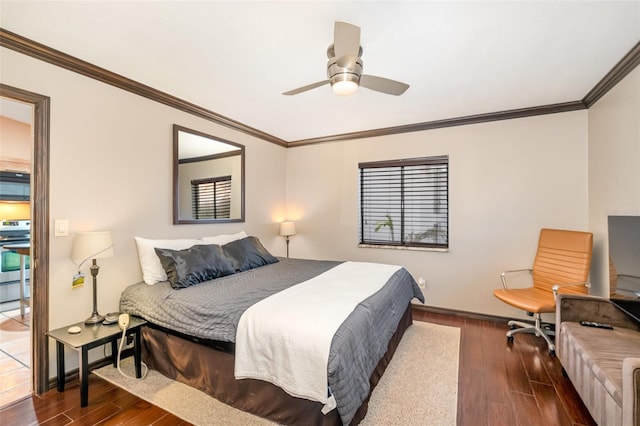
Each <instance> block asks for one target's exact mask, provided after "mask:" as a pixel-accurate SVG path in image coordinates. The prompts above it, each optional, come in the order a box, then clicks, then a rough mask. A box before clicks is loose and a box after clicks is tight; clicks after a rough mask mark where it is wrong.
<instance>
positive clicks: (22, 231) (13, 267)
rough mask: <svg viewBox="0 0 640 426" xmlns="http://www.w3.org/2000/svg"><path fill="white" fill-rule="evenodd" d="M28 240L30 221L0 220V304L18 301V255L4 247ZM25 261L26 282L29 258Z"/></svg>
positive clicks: (29, 237)
mask: <svg viewBox="0 0 640 426" xmlns="http://www.w3.org/2000/svg"><path fill="white" fill-rule="evenodd" d="M30 239H31V221H30V220H0V303H5V302H10V301H14V300H19V299H20V255H19V254H17V253H14V252H12V251H10V250H7V249H5V248H4V246H6V245H11V244H25V243H29V242H30ZM25 261H26V268H27V269H26V275H25V276H26V279H27V280H28V279H29V278H30V270H29V257H27V258H26V259H25Z"/></svg>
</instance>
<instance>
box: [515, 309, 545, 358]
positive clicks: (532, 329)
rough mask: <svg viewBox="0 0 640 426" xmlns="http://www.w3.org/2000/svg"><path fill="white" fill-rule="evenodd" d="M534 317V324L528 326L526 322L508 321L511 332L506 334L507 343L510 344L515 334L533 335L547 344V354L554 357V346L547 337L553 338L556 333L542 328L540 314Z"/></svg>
mask: <svg viewBox="0 0 640 426" xmlns="http://www.w3.org/2000/svg"><path fill="white" fill-rule="evenodd" d="M534 317H535V323H534V324H529V323H527V322H522V321H515V320H513V321H509V327H510V328H511V330H509V331H508V332H507V340H508V341H509V342H512V341H513V335H514V334H517V333H531V334H535V335H536V337H542V338H543V339H544V340H545V341H546V342H547V346H548V347H549V354H551V355H555V353H556V346H555V345H554V344H553V342H552V341H551V338H550V337H549V336H555V335H556V332H555V331H554V330H548V329H546V328H544V327H543V326H542V321H541V319H540V314H534ZM515 327H520V328H515Z"/></svg>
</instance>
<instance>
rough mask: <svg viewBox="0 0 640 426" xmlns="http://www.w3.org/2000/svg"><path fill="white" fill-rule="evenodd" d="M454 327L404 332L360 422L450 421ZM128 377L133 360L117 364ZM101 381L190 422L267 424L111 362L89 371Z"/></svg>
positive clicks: (456, 346) (419, 326) (425, 326)
mask: <svg viewBox="0 0 640 426" xmlns="http://www.w3.org/2000/svg"><path fill="white" fill-rule="evenodd" d="M459 352H460V329H459V328H455V327H446V326H442V325H436V324H431V323H426V322H419V321H416V322H414V323H413V325H412V326H411V327H409V328H408V329H407V331H406V332H405V335H404V337H403V338H402V341H401V342H400V345H399V346H398V349H397V350H396V353H395V355H394V357H393V359H392V360H391V363H390V364H389V366H388V367H387V370H386V372H385V373H384V376H382V379H381V380H380V382H379V383H378V386H377V387H376V388H375V389H374V391H373V394H372V395H371V400H370V402H369V410H368V412H367V415H366V417H365V418H364V420H363V421H362V422H361V423H360V424H361V425H366V426H372V425H376V426H377V425H443V426H444V425H455V424H456V412H457V401H458V358H459V356H458V354H459ZM121 368H122V370H123V371H124V372H125V373H127V374H128V375H130V376H134V372H133V359H132V358H126V359H124V360H123V361H122V363H121ZM94 373H95V374H97V375H98V376H100V377H102V378H103V379H105V380H107V381H109V382H111V383H113V384H115V385H117V386H119V387H121V388H123V389H125V390H127V391H129V392H131V393H132V394H134V395H137V396H138V397H140V398H142V399H144V400H146V401H149V402H150V403H152V404H154V405H157V406H158V407H161V408H163V409H164V410H166V411H169V412H170V413H173V414H175V415H176V416H178V417H180V418H181V419H184V420H186V421H188V422H190V423H193V424H195V425H210V424H212V422H213V419H215V424H224V425H273V423H272V422H270V421H268V420H265V419H262V418H259V417H257V416H254V415H252V414H248V413H245V412H243V411H240V410H237V409H235V408H233V407H230V406H228V405H225V404H223V403H221V402H219V401H218V400H216V399H214V398H212V397H210V396H208V395H207V394H205V393H203V392H201V391H199V390H197V389H194V388H192V387H190V386H187V385H184V384H182V383H179V382H176V381H173V380H171V379H168V378H166V377H164V376H163V375H161V374H160V373H158V372H157V371H154V370H151V371H149V373H148V374H147V376H146V377H145V378H144V379H143V380H136V379H131V378H127V377H123V376H122V375H120V374H119V373H118V370H117V369H115V368H113V367H112V366H111V365H108V366H106V367H102V368H100V369H98V370H95V371H94Z"/></svg>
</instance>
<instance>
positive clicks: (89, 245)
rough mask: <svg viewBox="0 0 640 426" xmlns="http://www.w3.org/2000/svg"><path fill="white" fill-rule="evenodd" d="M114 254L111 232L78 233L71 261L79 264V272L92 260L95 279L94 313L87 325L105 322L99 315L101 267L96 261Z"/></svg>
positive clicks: (92, 271)
mask: <svg viewBox="0 0 640 426" xmlns="http://www.w3.org/2000/svg"><path fill="white" fill-rule="evenodd" d="M113 253H114V252H113V240H112V238H111V231H96V232H78V234H77V235H76V238H75V239H74V240H73V248H72V250H71V259H72V260H73V261H74V262H76V263H77V265H78V271H80V269H81V268H82V265H83V264H84V263H85V262H86V261H87V260H89V259H92V264H91V268H90V269H91V276H92V277H93V313H92V314H91V316H90V317H89V318H87V319H86V320H85V321H84V323H85V324H97V323H100V322H102V321H103V320H104V317H103V316H102V315H100V314H99V313H98V293H97V286H98V282H97V281H98V279H97V277H98V271H100V267H98V264H97V263H96V259H102V258H105V257H112V256H113Z"/></svg>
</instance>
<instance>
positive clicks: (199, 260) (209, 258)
mask: <svg viewBox="0 0 640 426" xmlns="http://www.w3.org/2000/svg"><path fill="white" fill-rule="evenodd" d="M155 251H156V254H157V255H158V258H159V259H160V264H161V265H162V268H163V269H164V270H165V272H166V273H167V277H168V278H169V284H171V287H173V288H175V289H180V288H186V287H189V286H192V285H194V284H198V283H201V282H204V281H209V280H213V279H216V278H219V277H224V276H225V275H231V274H233V273H235V272H236V268H235V265H234V263H233V260H232V259H229V258H228V257H227V256H225V254H224V252H223V251H222V247H220V246H219V245H217V244H208V245H195V246H193V247H191V248H188V249H184V250H171V249H163V248H155Z"/></svg>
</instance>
